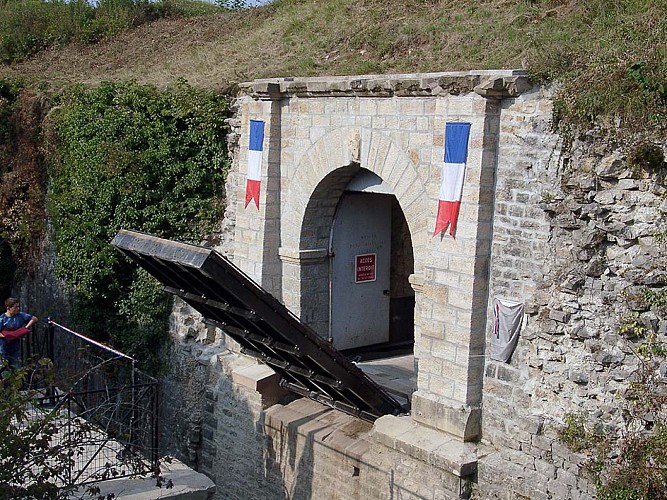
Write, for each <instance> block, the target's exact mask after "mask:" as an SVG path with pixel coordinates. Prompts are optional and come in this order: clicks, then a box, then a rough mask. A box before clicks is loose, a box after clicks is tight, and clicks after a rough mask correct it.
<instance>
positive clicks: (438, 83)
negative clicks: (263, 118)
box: [239, 69, 532, 100]
mask: <svg viewBox="0 0 667 500" xmlns="http://www.w3.org/2000/svg"><path fill="white" fill-rule="evenodd" d="M239 87H240V89H241V92H243V93H245V94H247V95H250V96H252V97H254V98H257V99H263V100H266V99H269V100H274V99H281V98H284V97H285V96H297V97H327V96H362V97H363V96H366V97H394V96H396V97H418V96H433V95H464V94H467V93H470V92H477V93H478V94H479V95H481V96H482V97H492V98H503V97H516V96H517V95H520V94H522V93H524V92H527V91H528V90H530V89H531V88H532V85H531V84H530V83H529V81H528V77H527V73H526V71H524V70H520V69H512V70H489V71H450V72H440V73H412V74H400V75H355V76H327V77H325V78H323V77H309V78H275V79H263V80H254V81H252V82H245V83H242V84H240V85H239Z"/></svg>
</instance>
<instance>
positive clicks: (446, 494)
mask: <svg viewBox="0 0 667 500" xmlns="http://www.w3.org/2000/svg"><path fill="white" fill-rule="evenodd" d="M551 99H552V94H551V91H550V89H548V88H539V87H534V88H532V89H530V90H528V89H524V91H523V93H522V94H521V95H519V96H515V97H511V98H508V97H507V96H505V97H504V98H503V99H502V100H501V101H498V102H496V101H492V102H489V103H488V104H487V108H486V111H487V112H488V113H490V115H489V116H490V118H489V119H487V120H486V121H485V123H484V127H485V130H487V129H486V127H488V130H487V132H492V133H488V134H486V135H485V137H487V139H488V141H489V142H488V143H486V146H487V147H488V148H489V151H491V150H493V151H495V152H496V153H495V154H496V156H495V157H494V162H495V163H494V165H495V167H494V177H493V179H492V182H491V186H489V187H490V189H492V197H493V204H492V207H493V210H492V217H491V218H490V222H491V223H492V230H489V231H488V232H480V233H479V234H480V235H482V237H483V236H484V235H485V234H486V235H487V236H488V238H489V241H488V247H487V248H489V250H490V251H489V253H490V260H489V263H488V267H485V266H475V265H474V264H475V263H474V262H469V261H468V260H461V259H459V260H457V259H456V258H450V257H451V256H450V255H449V253H448V252H450V251H452V249H453V248H454V246H453V245H454V243H447V244H446V245H445V247H444V248H443V249H442V250H438V251H437V252H436V253H437V256H439V257H442V258H443V259H448V262H450V268H449V269H448V271H447V272H442V271H437V270H435V269H432V270H431V271H429V266H428V265H426V266H422V267H423V268H424V273H423V275H418V276H413V277H412V279H411V282H412V285H413V287H414V288H415V290H416V291H417V293H418V294H419V293H422V296H421V300H420V301H418V303H417V308H418V309H420V308H421V309H423V311H421V312H420V311H417V313H416V317H417V321H418V322H419V324H418V327H419V331H420V332H422V333H423V332H432V334H433V335H436V334H438V332H439V331H440V330H442V332H445V334H446V335H451V333H452V331H453V332H454V333H456V332H457V331H458V330H456V329H455V330H452V329H451V328H450V326H451V325H450V323H449V322H448V321H449V320H448V319H447V318H448V316H447V315H446V314H445V313H443V309H442V307H441V306H442V302H439V301H438V300H435V298H436V297H439V296H440V295H442V296H443V297H445V299H444V300H445V301H446V300H448V299H447V297H449V296H453V295H454V294H455V293H456V287H455V286H453V285H452V283H451V282H450V281H448V280H450V279H451V278H452V277H454V274H453V273H454V272H455V271H457V270H458V268H457V266H458V265H462V266H464V267H465V266H472V267H470V269H471V270H472V271H473V272H474V273H475V279H476V280H485V283H486V286H485V287H481V288H480V289H479V291H478V295H480V296H479V297H477V299H476V300H477V302H476V304H481V306H480V307H481V308H482V309H483V311H484V313H483V315H484V316H485V318H483V319H484V321H480V322H475V323H474V324H473V323H471V322H470V317H469V316H468V318H467V320H468V322H469V323H470V324H468V325H467V328H468V330H467V333H468V338H469V340H470V341H471V342H472V341H475V342H480V344H482V347H481V349H479V350H475V349H465V350H464V349H462V348H460V347H456V346H455V348H454V349H453V350H452V349H444V347H443V346H447V345H449V344H447V337H446V335H445V338H444V339H440V340H441V341H437V342H434V343H432V344H429V346H430V347H429V348H432V349H435V351H437V352H436V354H437V355H438V356H433V357H431V358H430V362H431V365H433V364H434V363H435V361H437V363H438V366H437V369H438V370H440V372H446V371H447V370H448V369H449V368H450V367H452V366H453V367H454V368H456V366H457V365H456V360H457V359H458V358H459V357H460V356H465V357H466V359H467V365H468V366H471V365H475V366H477V365H479V366H483V374H484V376H483V380H482V381H481V383H480V384H478V383H477V381H475V380H472V382H471V383H472V385H471V387H480V388H481V389H480V390H481V393H477V394H474V395H471V396H470V397H471V398H474V397H477V398H478V399H479V401H480V402H481V405H480V407H481V418H482V423H481V439H480V440H479V441H478V442H476V443H462V442H461V440H460V438H459V439H454V438H453V437H452V436H450V435H448V434H447V433H445V432H442V430H436V429H434V428H433V427H434V426H432V425H429V422H435V421H437V419H438V418H444V417H443V416H442V414H439V413H438V411H439V410H438V406H437V405H434V406H428V405H424V404H421V405H420V406H419V408H418V409H417V411H419V412H422V413H423V412H430V413H429V415H416V411H415V409H414V408H413V414H412V415H411V416H402V417H392V416H386V417H382V418H381V419H379V420H378V421H376V423H375V424H374V425H373V426H370V425H369V424H366V423H364V422H362V421H359V420H356V419H353V418H352V417H349V416H346V415H343V414H341V413H339V412H336V411H334V410H330V409H326V408H323V407H321V406H320V405H319V404H317V403H314V402H312V401H307V400H297V401H294V402H292V403H288V402H289V399H290V396H289V395H287V394H285V393H281V392H280V391H279V390H278V388H277V387H276V385H275V382H276V381H275V378H274V375H273V374H272V373H271V371H270V370H268V371H267V369H265V368H262V367H260V366H259V365H257V364H256V363H255V362H254V361H251V360H248V359H247V358H244V357H242V356H241V355H239V354H237V352H238V349H237V346H235V345H234V344H233V343H231V342H228V341H227V340H225V339H224V337H221V336H220V335H219V333H216V332H210V331H206V330H203V329H201V327H200V326H196V325H199V320H198V319H197V318H196V317H195V316H191V313H190V312H188V311H187V310H186V309H182V310H180V312H179V314H180V316H174V321H175V323H174V324H175V325H179V326H178V327H176V328H175V330H176V331H177V332H180V333H178V334H177V335H176V340H177V344H176V347H175V349H174V350H173V353H174V356H175V358H174V363H175V364H174V366H175V367H178V370H177V371H179V372H180V375H179V376H172V382H173V387H174V388H175V389H174V391H175V392H174V397H173V398H172V399H171V400H167V401H166V403H167V404H166V405H165V406H166V410H167V411H170V412H172V414H173V415H174V416H175V418H176V419H177V420H180V421H185V424H183V425H181V424H177V425H174V427H173V428H172V429H170V432H171V433H172V437H171V438H170V439H171V440H170V441H169V440H167V441H165V442H169V443H170V445H171V446H172V448H174V449H177V450H178V452H179V454H181V455H186V458H187V457H190V459H191V463H193V464H196V465H198V467H199V469H200V470H201V471H204V472H205V473H206V474H208V475H209V476H210V477H212V478H213V479H214V480H215V482H216V484H217V485H218V494H217V495H218V496H217V498H221V499H222V498H238V499H246V498H257V499H260V498H262V499H268V498H271V499H272V498H318V497H321V498H341V499H342V498H378V499H384V498H467V497H469V496H473V497H475V498H502V499H508V500H509V499H516V498H535V499H548V498H552V499H567V498H573V499H574V498H581V499H586V498H593V497H594V487H593V485H592V484H591V483H590V482H589V481H587V480H586V478H585V476H584V474H583V472H582V465H583V462H584V457H583V456H581V455H578V454H575V453H572V452H570V451H569V450H568V449H567V448H566V447H565V446H564V445H563V444H562V443H560V442H559V440H558V437H557V431H558V429H559V428H560V427H561V426H562V424H563V422H564V418H565V416H566V415H567V414H568V413H579V412H582V413H584V414H585V415H587V416H588V417H590V418H592V419H593V420H594V421H595V422H597V423H599V424H600V425H601V426H602V428H604V429H606V430H608V431H610V432H611V431H612V430H613V429H615V428H616V427H617V426H618V425H622V421H621V415H620V414H619V413H620V412H619V405H618V398H617V394H619V393H620V392H622V390H623V388H624V387H626V386H627V383H628V379H629V377H630V376H631V373H632V372H633V370H634V369H635V368H636V365H637V361H636V358H635V357H634V356H633V355H632V354H631V352H630V349H629V348H628V343H627V342H628V341H627V339H625V338H624V337H623V336H622V335H619V332H618V328H619V325H620V324H621V323H623V322H624V321H627V320H628V318H633V320H636V321H638V322H639V323H640V324H642V325H644V326H645V327H646V328H647V329H649V330H650V331H653V332H655V333H656V334H657V335H658V336H660V338H661V339H663V340H664V335H665V332H666V331H667V323H665V321H664V320H663V319H661V318H660V317H659V316H657V315H656V314H655V313H654V312H652V311H650V308H649V307H648V305H647V304H646V302H645V300H642V299H643V294H642V289H643V288H644V287H651V288H653V289H656V288H661V287H663V286H664V282H663V281H662V276H663V275H664V262H662V259H663V258H664V255H663V254H662V253H661V252H660V243H659V242H658V241H656V233H657V232H660V231H664V223H663V222H662V213H663V211H665V210H667V203H666V202H665V189H664V188H663V187H662V184H661V183H660V182H659V180H660V179H659V177H658V176H656V175H653V174H651V173H650V172H649V171H648V170H646V169H641V168H634V167H633V166H632V165H631V164H630V162H629V161H628V159H627V158H626V156H624V154H623V153H622V152H620V150H618V149H616V148H614V146H613V145H608V144H605V143H604V142H603V141H601V140H600V138H598V137H595V136H592V135H591V136H588V137H585V138H583V139H582V140H580V141H577V142H574V143H573V144H572V147H571V148H570V149H569V150H568V152H567V154H565V153H564V152H563V151H564V150H563V147H562V143H561V139H560V138H559V136H558V135H556V134H555V133H554V132H553V131H552V129H551V113H552V100H551ZM243 102H244V104H242V105H241V107H240V111H241V115H242V116H241V117H237V118H235V119H234V120H232V124H233V125H235V127H236V128H235V134H237V135H235V137H238V131H239V130H240V128H241V127H242V124H243V123H244V122H243V120H245V119H247V116H248V115H247V114H248V113H250V114H252V113H256V114H261V113H264V112H266V113H267V115H268V116H270V117H271V119H273V118H274V117H275V113H276V112H277V111H276V110H277V107H276V104H275V102H274V101H270V100H269V101H266V102H260V103H255V104H252V103H250V104H249V103H248V101H247V100H246V101H243ZM369 102H370V101H369ZM348 104H349V103H348ZM364 106H370V104H364ZM298 109H299V110H301V111H304V110H305V107H301V108H298ZM332 109H335V107H334V108H332ZM364 109H366V108H364ZM267 123H270V124H272V125H271V126H273V127H275V126H276V124H275V123H273V122H272V121H271V120H267ZM295 134H296V133H295ZM347 137H348V136H347V135H346V136H345V137H344V139H345V140H344V141H342V142H340V141H339V142H336V143H335V144H339V143H340V144H344V143H346V141H347ZM494 138H495V140H496V141H497V143H496V144H495V145H494V144H493V143H492V141H493V140H494ZM283 139H288V140H294V141H298V140H306V137H301V138H299V137H296V136H295V137H291V138H290V137H287V138H285V137H283ZM241 143H242V142H241ZM241 143H239V142H237V143H235V144H236V147H237V148H238V147H240V146H239V145H240V144H241ZM480 145H481V144H478V146H480ZM241 157H242V155H241V154H240V153H239V152H238V150H237V153H236V162H235V170H234V172H233V173H232V175H231V176H230V179H229V189H228V192H229V193H230V194H231V193H238V192H239V191H242V189H243V181H244V176H243V174H242V171H241V169H242V167H241V164H240V162H239V158H241ZM269 161H270V162H277V160H276V158H275V156H274V157H272V160H269ZM270 165H271V168H273V167H275V166H276V165H277V164H276V163H270ZM272 187H273V188H275V187H276V186H275V185H274V186H272ZM230 206H232V207H234V206H236V207H238V203H231V204H230V205H228V214H227V219H226V220H227V222H226V224H227V229H226V231H227V234H228V235H229V234H230V233H231V230H232V229H233V226H234V223H235V222H236V221H237V215H238V214H236V213H235V210H234V209H233V208H229V207H230ZM278 215H279V214H275V213H274V214H271V213H267V212H263V211H260V214H259V220H260V221H265V222H268V224H266V225H264V226H263V227H264V230H263V231H264V232H262V231H259V232H258V231H250V230H246V229H247V228H246V226H248V227H249V226H250V224H249V223H247V222H248V221H247V220H245V219H243V217H242V224H243V227H242V228H241V229H242V230H240V231H239V228H238V227H236V238H237V239H238V241H240V242H241V243H242V245H241V248H242V249H245V250H243V251H242V252H240V253H236V254H234V255H235V258H236V259H237V264H240V265H242V267H244V268H245V269H246V271H247V272H248V273H249V274H251V275H253V276H255V277H256V278H257V279H258V281H262V282H263V283H264V284H265V285H266V286H267V287H268V288H270V289H273V290H274V292H276V294H277V296H279V297H281V298H282V299H283V300H284V301H285V302H287V303H289V304H292V305H294V307H295V309H296V310H298V309H299V307H300V306H299V304H300V302H299V301H300V300H301V298H300V297H298V296H296V295H294V294H292V293H291V292H289V290H290V283H298V282H299V280H301V279H303V278H304V276H305V274H307V273H308V272H309V271H308V265H312V266H313V267H314V268H317V263H318V262H319V261H320V260H321V259H322V258H323V255H321V254H317V253H316V252H315V250H317V249H304V248H301V249H298V246H299V245H298V243H297V242H295V243H294V246H295V249H290V248H279V242H278V241H274V240H273V239H272V238H273V236H275V235H273V236H272V235H271V234H270V233H271V231H275V230H276V228H275V227H274V226H273V225H272V224H274V222H271V220H272V218H273V217H277V216H278ZM244 217H245V216H244ZM246 218H247V217H246ZM468 223H469V221H468ZM271 228H273V229H271ZM259 233H262V234H259ZM261 241H268V242H270V245H269V246H271V245H272V246H273V247H275V248H274V249H275V252H274V253H272V254H271V255H270V256H269V258H268V260H267V261H265V262H257V261H256V260H255V259H261V258H262V255H263V254H262V253H261V252H255V253H254V254H253V253H252V252H253V245H254V244H255V243H258V242H261ZM486 244H487V243H485V242H482V244H481V245H482V247H484V245H486ZM232 246H233V244H232V242H231V240H230V238H229V237H228V238H227V248H228V249H230V248H232ZM311 250H312V252H314V253H308V251H311ZM227 251H228V252H230V251H231V250H227ZM304 263H311V264H306V265H303V264H304ZM276 269H281V270H282V272H283V274H282V275H281V276H280V277H278V278H277V277H276V276H274V275H273V274H272V273H274V272H276ZM466 269H467V268H466ZM429 272H430V274H429ZM438 273H439V274H438ZM436 274H438V276H437V277H436V279H434V277H435V275H436ZM443 276H446V277H447V279H444V278H442V277H443ZM438 279H441V281H442V282H440V281H438ZM457 279H460V278H457ZM294 286H295V287H296V289H299V288H298V285H296V284H295V285H294ZM426 289H428V293H424V290H426ZM286 290H287V292H286ZM495 298H504V299H508V300H515V301H517V302H520V303H523V304H524V305H525V312H526V320H525V326H524V329H523V331H522V333H521V336H520V339H519V343H518V346H517V348H516V351H515V353H514V355H513V356H512V358H511V360H510V361H509V362H508V363H501V362H498V361H493V360H491V359H490V358H489V355H488V351H489V346H488V340H486V341H485V339H488V338H489V333H490V328H491V325H492V323H493V318H492V315H491V311H492V307H491V304H492V301H493V299H495ZM455 299H456V297H455V296H453V297H452V300H455ZM459 309H461V308H455V309H451V308H450V309H449V310H450V311H451V310H454V311H455V313H457V314H461V311H459ZM425 311H427V312H428V315H427V314H422V313H423V312H425ZM633 314H634V316H633ZM438 318H441V323H439V322H438V321H437V320H438ZM465 320H466V319H465V318H464V322H465ZM190 321H192V322H193V323H192V325H191V326H188V323H189V322H190ZM439 325H440V326H439ZM459 326H460V325H459ZM471 331H472V333H473V334H474V336H472V335H471ZM442 332H440V333H442ZM484 344H486V348H484ZM438 346H441V347H443V348H441V349H439V350H438ZM181 357H182V358H183V359H185V361H176V359H177V358H181ZM436 357H437V358H438V359H437V360H436ZM193 359H194V361H192V360H193ZM422 361H423V360H422ZM428 363H429V361H426V363H425V364H423V365H422V366H420V376H422V381H423V380H425V379H426V378H427V376H428V374H429V373H432V372H433V370H434V369H435V368H434V367H433V366H430V367H429V366H428ZM448 363H451V364H448ZM421 370H424V371H423V372H421ZM473 375H474V373H473V372H471V371H468V372H467V375H466V376H469V377H471V376H473ZM178 386H180V387H181V389H177V387H178ZM184 386H185V387H186V388H187V389H182V388H183V387H184ZM178 391H181V392H178ZM179 398H183V400H187V401H190V402H189V403H187V405H185V406H183V407H182V408H179V404H180V405H183V403H179Z"/></svg>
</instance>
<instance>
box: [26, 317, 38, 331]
mask: <svg viewBox="0 0 667 500" xmlns="http://www.w3.org/2000/svg"><path fill="white" fill-rule="evenodd" d="M38 321H39V318H38V317H37V316H30V321H28V322H27V323H26V325H25V327H26V328H30V327H31V326H32V325H34V324H35V323H37V322H38Z"/></svg>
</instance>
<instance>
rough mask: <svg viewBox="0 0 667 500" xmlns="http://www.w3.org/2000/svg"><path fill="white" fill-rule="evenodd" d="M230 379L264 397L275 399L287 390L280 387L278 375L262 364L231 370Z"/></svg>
mask: <svg viewBox="0 0 667 500" xmlns="http://www.w3.org/2000/svg"><path fill="white" fill-rule="evenodd" d="M232 380H233V381H234V383H236V384H238V385H241V386H243V387H247V388H248V389H251V390H253V391H256V392H258V393H260V394H261V395H262V397H263V398H265V399H270V400H274V401H275V400H277V399H279V398H280V397H282V396H284V395H286V394H287V391H286V390H285V389H283V388H282V387H280V376H279V375H278V374H277V373H276V372H274V371H273V370H272V369H271V368H269V367H268V366H266V365H263V364H258V365H251V366H245V367H243V368H237V369H236V370H233V371H232Z"/></svg>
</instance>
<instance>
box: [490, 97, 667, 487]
mask: <svg viewBox="0 0 667 500" xmlns="http://www.w3.org/2000/svg"><path fill="white" fill-rule="evenodd" d="M530 97H531V96H522V97H521V98H519V99H517V100H516V101H514V102H508V103H507V105H506V106H505V107H504V110H503V113H502V117H503V118H502V120H501V145H500V159H501V160H500V162H499V165H498V176H497V189H496V208H495V219H494V238H493V247H492V263H491V277H490V300H492V299H493V298H494V297H502V298H507V299H514V300H517V301H519V302H523V303H524V304H525V306H526V313H527V322H526V325H525V327H524V330H523V332H522V334H521V337H520V340H519V343H518V346H517V349H516V351H515V353H514V355H513V356H512V359H511V361H510V362H509V363H508V364H504V363H500V362H497V361H493V360H490V359H487V360H486V369H485V379H484V412H483V416H484V418H483V438H484V442H488V443H490V444H492V445H493V446H495V447H496V448H497V450H498V451H497V452H495V453H494V454H491V455H489V456H488V457H486V458H483V459H481V460H480V463H479V469H480V470H479V493H480V496H481V497H482V498H507V499H510V498H517V497H518V496H523V497H526V498H545V499H546V498H592V497H593V494H594V488H593V486H592V485H591V484H590V482H588V481H587V480H586V478H585V476H584V474H582V464H583V462H584V457H582V456H580V455H577V454H573V453H571V452H570V451H569V450H567V448H566V447H565V446H564V445H563V444H562V443H560V442H559V440H558V437H557V431H558V429H559V428H561V427H562V425H563V423H564V419H565V416H566V415H567V414H582V415H584V416H585V417H586V418H587V419H589V420H590V421H592V422H593V423H594V424H596V425H597V426H598V428H599V429H600V430H604V432H606V433H613V432H615V431H616V430H617V429H618V428H619V426H620V428H622V426H623V421H622V415H621V411H620V401H619V397H618V396H619V394H621V393H622V391H623V389H624V388H626V387H627V385H628V382H629V380H631V375H632V373H633V372H634V370H635V369H636V368H637V364H638V358H637V357H636V356H635V355H633V354H632V352H631V349H630V341H629V340H628V339H626V338H623V336H622V335H620V334H619V331H618V329H619V325H620V324H622V323H623V322H627V321H628V318H635V319H636V321H637V322H638V323H639V324H642V325H646V327H647V328H648V331H652V332H656V333H657V334H658V335H659V336H661V339H662V340H663V341H664V340H665V337H664V334H665V330H666V328H667V323H666V322H665V320H664V319H659V318H658V317H657V316H656V315H655V313H654V312H651V311H650V310H649V307H648V305H647V304H646V302H645V301H644V300H642V297H643V295H642V288H645V287H652V288H654V289H655V288H656V287H662V286H664V281H662V280H661V278H660V277H661V276H662V275H664V261H663V262H661V260H662V257H664V256H663V255H661V249H660V248H661V245H660V244H659V243H658V242H657V241H656V234H658V233H660V232H664V229H665V224H664V222H663V220H662V213H663V211H664V209H665V208H667V204H666V202H665V192H666V191H665V188H664V186H663V185H662V184H661V183H660V182H659V177H660V176H656V175H655V173H651V172H650V171H648V170H646V169H644V170H642V169H641V168H638V167H637V166H633V165H631V164H630V163H629V161H628V160H627V158H626V156H625V155H624V154H623V153H622V152H621V151H620V150H619V149H615V148H614V145H613V144H607V143H605V141H604V140H601V138H600V137H595V136H594V134H591V135H589V136H588V137H586V138H584V139H583V140H579V141H577V142H575V143H574V144H573V145H572V148H571V150H570V151H568V153H567V155H563V156H561V151H560V147H559V146H560V144H559V139H558V137H557V136H555V135H553V134H552V133H551V132H550V121H549V120H550V116H551V113H550V106H551V103H550V101H549V99H548V97H549V95H548V93H547V94H546V95H544V99H541V98H538V99H537V100H533V99H530ZM509 159H512V160H511V161H504V160H509ZM489 311H491V307H489ZM633 313H634V314H635V315H636V316H634V317H633V316H632V314H633ZM490 319H491V318H490ZM489 324H491V323H489ZM499 476H502V477H503V481H501V482H499V481H497V478H498V477H499Z"/></svg>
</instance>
